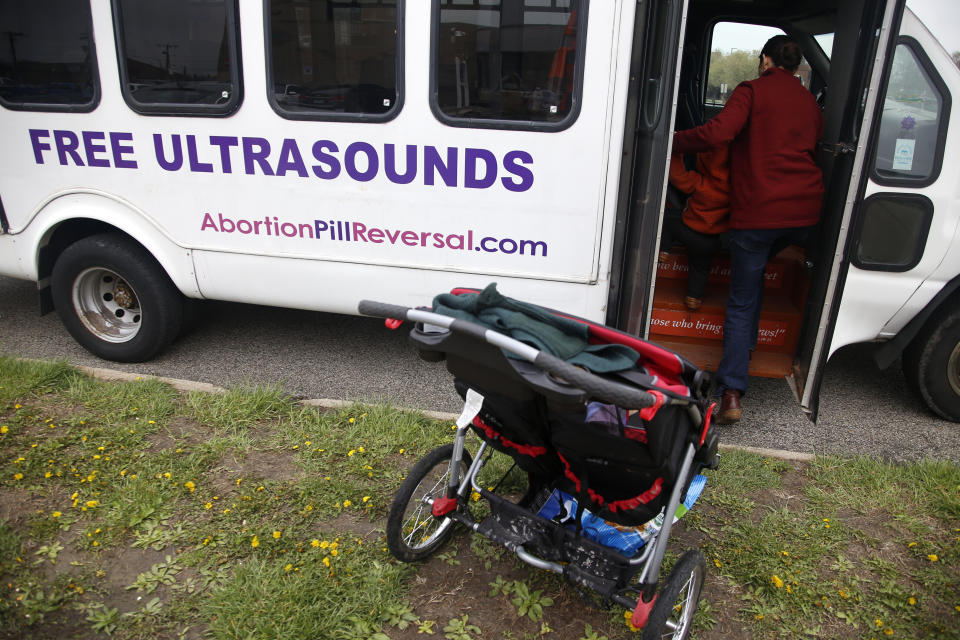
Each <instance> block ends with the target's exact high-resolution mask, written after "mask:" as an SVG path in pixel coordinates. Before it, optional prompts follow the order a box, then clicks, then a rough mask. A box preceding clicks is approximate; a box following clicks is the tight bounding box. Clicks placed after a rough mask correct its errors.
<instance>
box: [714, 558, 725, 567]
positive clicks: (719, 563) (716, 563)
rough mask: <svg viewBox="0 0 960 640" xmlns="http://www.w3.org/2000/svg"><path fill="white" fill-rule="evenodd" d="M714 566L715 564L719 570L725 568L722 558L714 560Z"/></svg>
mask: <svg viewBox="0 0 960 640" xmlns="http://www.w3.org/2000/svg"><path fill="white" fill-rule="evenodd" d="M713 564H715V565H716V567H717V568H718V569H719V568H720V567H722V566H723V563H722V562H720V558H714V559H713Z"/></svg>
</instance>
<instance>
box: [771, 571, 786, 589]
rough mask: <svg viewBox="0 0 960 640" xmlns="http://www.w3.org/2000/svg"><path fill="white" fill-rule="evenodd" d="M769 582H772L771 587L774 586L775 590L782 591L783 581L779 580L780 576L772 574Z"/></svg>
mask: <svg viewBox="0 0 960 640" xmlns="http://www.w3.org/2000/svg"><path fill="white" fill-rule="evenodd" d="M770 582H772V583H773V586H775V587H776V588H777V589H783V580H781V579H780V576H778V575H776V574H774V575H773V576H772V577H771V578H770Z"/></svg>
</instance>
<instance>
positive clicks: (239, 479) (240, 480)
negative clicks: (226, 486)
mask: <svg viewBox="0 0 960 640" xmlns="http://www.w3.org/2000/svg"><path fill="white" fill-rule="evenodd" d="M241 482H243V478H237V486H238V487H239V486H240V483H241Z"/></svg>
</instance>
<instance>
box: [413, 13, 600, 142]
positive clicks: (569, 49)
mask: <svg viewBox="0 0 960 640" xmlns="http://www.w3.org/2000/svg"><path fill="white" fill-rule="evenodd" d="M585 27H586V3H585V2H581V0H552V1H551V0H502V1H486V2H479V3H477V2H474V3H472V4H470V3H467V4H464V3H463V2H462V1H459V0H437V2H436V3H435V5H434V24H433V63H434V67H433V77H432V83H433V85H434V86H433V90H432V91H431V95H432V98H433V103H432V107H433V109H434V113H435V114H436V115H437V117H438V118H439V119H441V120H442V121H444V122H446V123H448V124H452V125H457V126H477V127H484V126H486V127H503V128H532V129H537V128H541V129H542V128H547V129H559V128H563V127H566V126H569V125H570V124H571V123H572V122H573V120H574V119H575V118H576V113H577V111H578V109H579V103H580V97H579V94H580V87H581V84H582V78H581V76H582V65H583V49H584V41H585V37H586V29H585Z"/></svg>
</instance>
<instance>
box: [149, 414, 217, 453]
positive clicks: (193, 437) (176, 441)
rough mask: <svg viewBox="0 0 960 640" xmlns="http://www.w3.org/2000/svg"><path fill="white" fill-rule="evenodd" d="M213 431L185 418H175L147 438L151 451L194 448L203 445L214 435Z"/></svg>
mask: <svg viewBox="0 0 960 640" xmlns="http://www.w3.org/2000/svg"><path fill="white" fill-rule="evenodd" d="M213 433H214V432H213V429H210V428H209V427H205V426H204V425H201V424H198V423H196V422H194V421H193V420H188V419H186V418H183V417H177V418H174V419H173V420H172V421H170V422H169V423H167V424H164V425H163V426H162V427H160V428H159V429H158V430H157V431H156V432H155V433H152V434H150V435H149V436H147V441H148V442H149V443H150V450H151V451H162V450H164V449H173V448H174V447H193V446H197V445H200V444H203V443H204V442H206V441H207V440H209V439H210V437H211V436H212V435H213Z"/></svg>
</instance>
